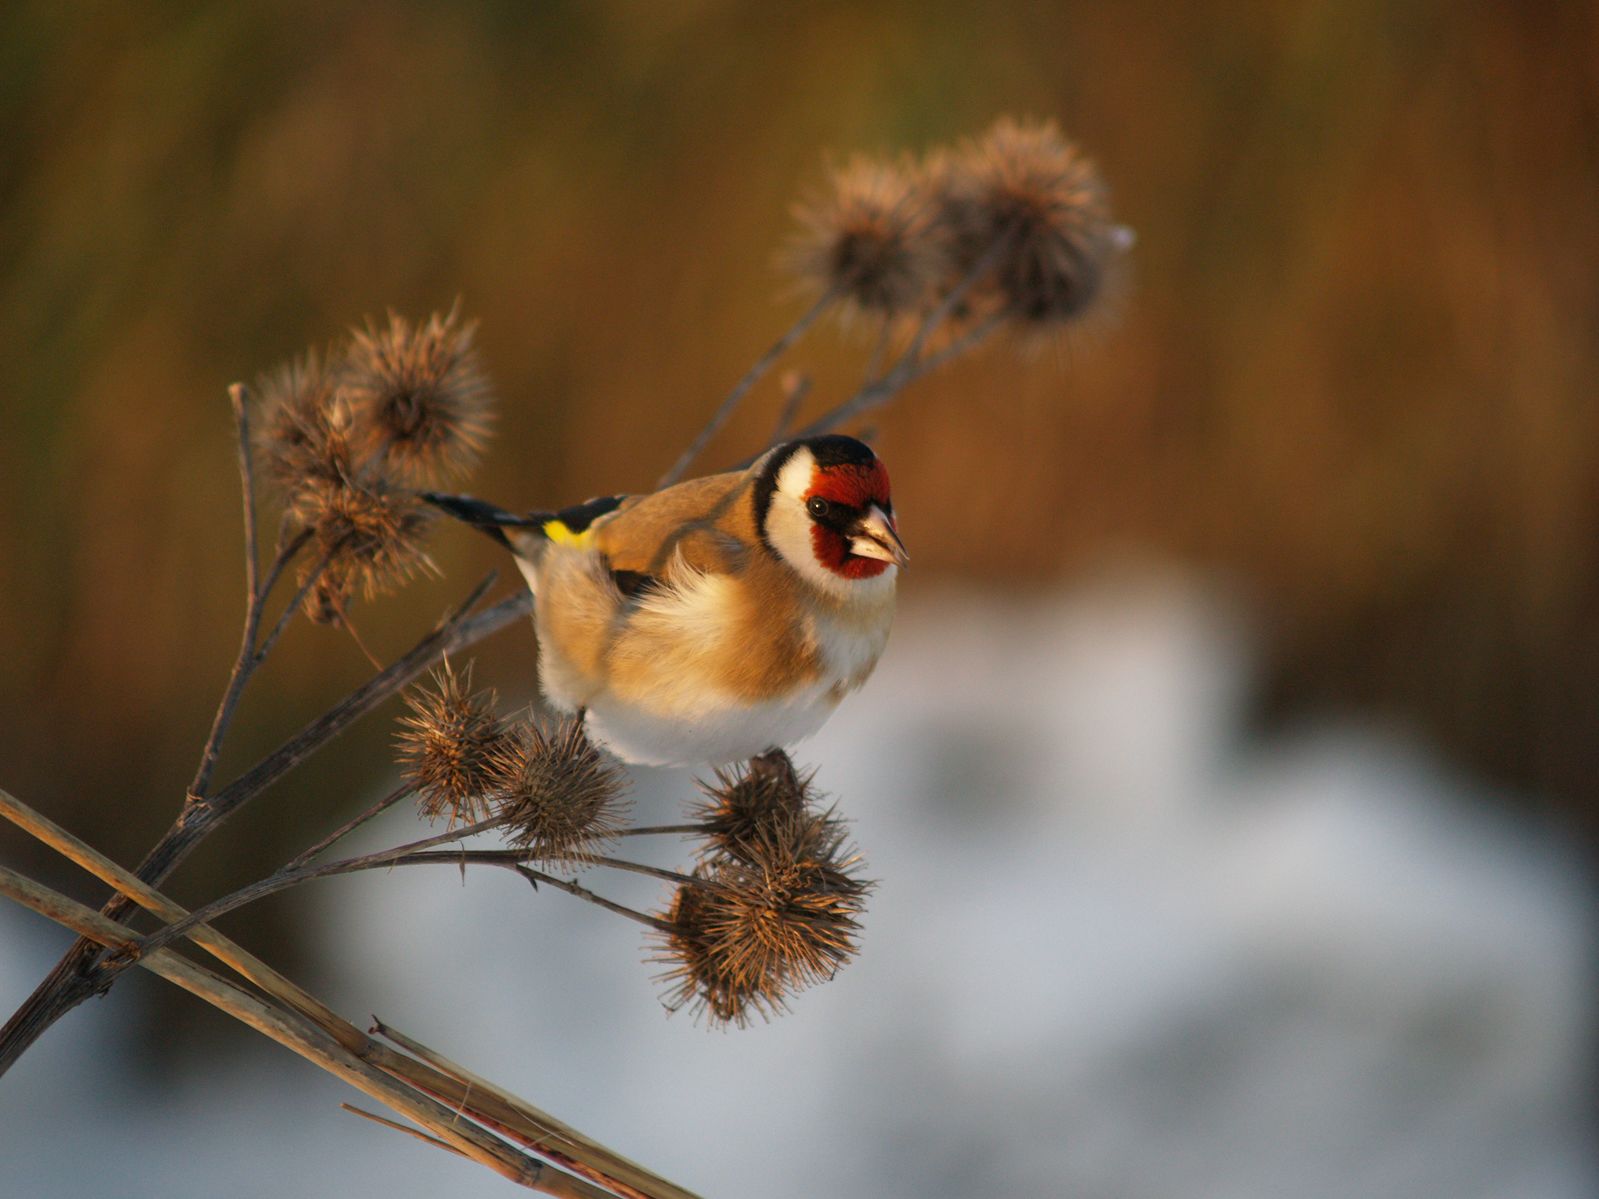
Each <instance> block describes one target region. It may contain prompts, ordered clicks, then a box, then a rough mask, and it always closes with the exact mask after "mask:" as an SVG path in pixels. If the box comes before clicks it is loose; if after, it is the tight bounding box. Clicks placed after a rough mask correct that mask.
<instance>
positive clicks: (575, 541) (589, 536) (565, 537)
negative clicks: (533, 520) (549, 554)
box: [541, 520, 594, 549]
mask: <svg viewBox="0 0 1599 1199" xmlns="http://www.w3.org/2000/svg"><path fill="white" fill-rule="evenodd" d="M541 528H542V530H543V532H544V536H546V537H547V538H549V539H550V543H551V544H552V545H569V546H572V547H574V548H575V549H585V548H587V547H588V546H589V545H590V544H591V543H592V542H593V540H594V529H593V528H592V527H590V528H587V529H584V530H583V531H582V532H581V533H575V532H573V531H572V529H571V527H570V526H569V525H568V524H567V523H566V522H565V521H564V520H547V521H545V522H544V524H543V525H542V526H541Z"/></svg>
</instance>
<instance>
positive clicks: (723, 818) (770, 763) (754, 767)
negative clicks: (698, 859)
mask: <svg viewBox="0 0 1599 1199" xmlns="http://www.w3.org/2000/svg"><path fill="white" fill-rule="evenodd" d="M810 781H811V778H810V775H809V774H807V775H805V776H803V777H802V776H801V775H800V774H799V772H798V771H796V770H795V769H794V763H793V762H792V761H791V760H790V759H789V756H788V755H787V754H786V753H784V752H783V751H782V750H780V749H773V750H768V751H767V752H766V753H764V754H761V755H760V756H759V757H755V758H751V759H750V760H749V762H748V763H747V764H745V765H744V766H742V767H736V766H735V767H731V768H725V769H719V770H717V772H716V778H715V782H713V783H708V782H706V781H704V780H703V779H702V780H700V781H699V786H700V790H701V791H702V792H704V795H705V799H704V800H703V801H701V802H700V803H698V804H696V805H695V807H694V810H693V814H694V818H695V820H696V821H697V822H698V823H699V824H700V826H701V827H702V828H703V829H704V830H705V834H706V850H705V852H706V853H711V854H722V855H725V856H728V857H734V858H737V857H741V856H742V851H741V850H740V848H739V847H740V845H741V844H742V843H743V842H746V841H750V840H753V839H754V838H755V837H756V836H757V835H758V834H759V833H760V832H761V830H762V829H764V828H768V827H770V826H772V825H774V824H780V823H782V822H784V821H787V820H791V819H793V818H794V817H797V816H800V815H802V814H803V813H804V812H805V811H806V808H807V805H808V803H809V787H810Z"/></svg>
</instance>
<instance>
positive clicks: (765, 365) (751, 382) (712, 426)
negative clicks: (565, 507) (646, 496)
mask: <svg viewBox="0 0 1599 1199" xmlns="http://www.w3.org/2000/svg"><path fill="white" fill-rule="evenodd" d="M839 290H840V289H839V288H838V287H837V286H834V287H831V288H829V289H828V290H827V291H826V292H824V293H823V294H822V296H821V298H820V299H818V300H817V301H816V303H814V304H812V305H811V306H810V308H809V309H808V310H807V311H806V312H805V315H803V316H801V317H800V318H799V320H797V321H795V322H794V324H793V325H792V326H790V328H789V330H788V332H786V333H784V334H783V335H782V336H781V337H779V338H778V339H777V340H776V341H774V342H773V343H772V345H771V347H770V348H769V349H768V350H767V351H766V353H764V354H762V355H761V356H760V357H759V358H757V359H756V360H755V364H754V365H753V366H751V367H750V368H749V370H747V371H745V372H744V377H743V378H742V379H740V380H739V381H738V382H737V383H735V384H734V385H733V390H732V391H730V392H728V393H727V398H726V399H724V400H723V401H722V403H721V406H720V407H718V408H717V410H716V411H715V412H713V413H712V414H711V419H710V420H708V421H706V422H705V427H704V428H703V429H701V430H700V431H699V434H698V435H697V436H696V437H695V438H694V440H693V441H691V442H689V444H688V448H687V449H686V450H684V451H683V452H682V453H681V454H679V455H678V457H677V461H676V462H674V463H672V468H671V469H670V470H669V471H667V472H666V473H665V474H664V475H662V476H661V478H660V480H659V482H657V483H656V484H655V489H656V490H657V491H659V490H660V489H661V488H663V487H670V486H671V485H672V484H673V483H676V482H677V481H678V480H679V479H681V478H682V477H683V473H684V472H685V471H687V470H688V468H689V465H690V464H691V463H692V462H693V461H694V459H695V458H697V457H699V455H700V451H702V450H703V449H704V448H705V447H706V446H707V445H709V444H710V441H711V438H713V437H715V436H716V435H717V434H718V433H719V432H721V430H722V426H723V425H725V424H726V423H727V422H728V419H729V418H730V417H732V415H733V412H734V410H735V409H736V408H737V407H738V406H739V403H740V401H742V400H743V399H744V397H745V396H746V395H748V394H749V390H750V388H752V387H754V386H755V384H756V383H758V382H760V380H761V378H762V376H764V375H765V374H766V372H767V371H769V370H771V369H772V364H773V363H774V362H776V361H777V360H778V359H779V358H781V357H782V356H783V354H784V353H786V352H787V351H788V349H789V347H790V346H792V345H793V344H794V343H795V342H796V341H798V340H799V339H800V338H801V337H803V336H804V335H805V332H806V330H808V329H809V328H810V327H811V326H812V325H814V324H815V323H816V322H817V320H818V319H819V318H820V317H821V315H822V313H824V312H826V311H827V309H828V308H829V307H830V306H831V305H832V303H833V301H834V300H836V299H837V298H838V294H839Z"/></svg>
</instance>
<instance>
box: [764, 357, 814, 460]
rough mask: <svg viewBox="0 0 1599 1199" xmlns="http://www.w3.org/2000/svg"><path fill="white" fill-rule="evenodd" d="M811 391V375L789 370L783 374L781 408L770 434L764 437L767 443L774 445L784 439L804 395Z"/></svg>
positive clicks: (797, 412) (797, 413)
mask: <svg viewBox="0 0 1599 1199" xmlns="http://www.w3.org/2000/svg"><path fill="white" fill-rule="evenodd" d="M810 392H811V377H810V376H809V375H807V374H804V373H802V372H800V371H790V372H789V373H788V374H786V375H784V376H783V410H782V411H781V412H779V413H778V414H777V424H775V425H774V426H772V435H771V436H770V437H769V438H767V439H766V443H767V444H768V445H776V444H777V443H778V442H780V441H782V440H784V439H785V438H786V437H787V435H788V431H789V429H791V428H792V427H793V425H794V418H795V417H796V416H798V415H799V410H800V405H801V404H803V403H804V402H805V397H806V396H808V395H809V394H810Z"/></svg>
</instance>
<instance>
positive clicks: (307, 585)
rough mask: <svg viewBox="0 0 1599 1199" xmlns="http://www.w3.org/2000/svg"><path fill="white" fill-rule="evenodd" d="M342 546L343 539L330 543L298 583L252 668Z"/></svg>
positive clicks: (257, 664) (259, 662)
mask: <svg viewBox="0 0 1599 1199" xmlns="http://www.w3.org/2000/svg"><path fill="white" fill-rule="evenodd" d="M343 547H344V541H343V540H341V541H338V542H336V543H335V544H333V545H330V546H329V547H328V548H327V550H326V551H324V552H323V554H322V557H321V559H320V560H319V561H318V562H317V564H316V565H315V566H314V567H312V569H311V572H310V573H309V574H307V575H306V576H305V580H304V581H303V582H302V583H301V584H300V589H299V590H298V591H296V592H295V593H294V598H293V599H291V600H290V601H289V603H288V606H287V607H286V608H284V609H283V611H282V612H281V613H279V614H278V619H277V623H275V624H274V625H273V626H272V631H271V632H269V633H268V634H267V635H266V637H265V639H264V640H263V641H262V642H261V648H260V649H258V650H256V651H255V655H254V657H253V658H252V659H251V663H250V665H251V668H252V669H254V668H255V667H257V666H259V665H261V663H262V662H264V661H266V656H267V655H268V654H269V653H271V652H272V647H273V646H274V645H276V644H277V643H278V638H279V637H281V636H283V630H284V629H286V628H288V627H289V622H290V621H291V620H293V619H294V614H295V613H296V612H298V611H299V610H300V605H301V604H303V603H305V597H306V596H308V595H310V594H311V588H313V587H315V586H316V585H317V583H318V582H319V581H320V580H321V578H322V576H323V574H324V573H325V572H326V571H327V569H328V563H330V562H332V561H333V555H334V554H336V553H338V552H339V550H341V549H342V548H343Z"/></svg>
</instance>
